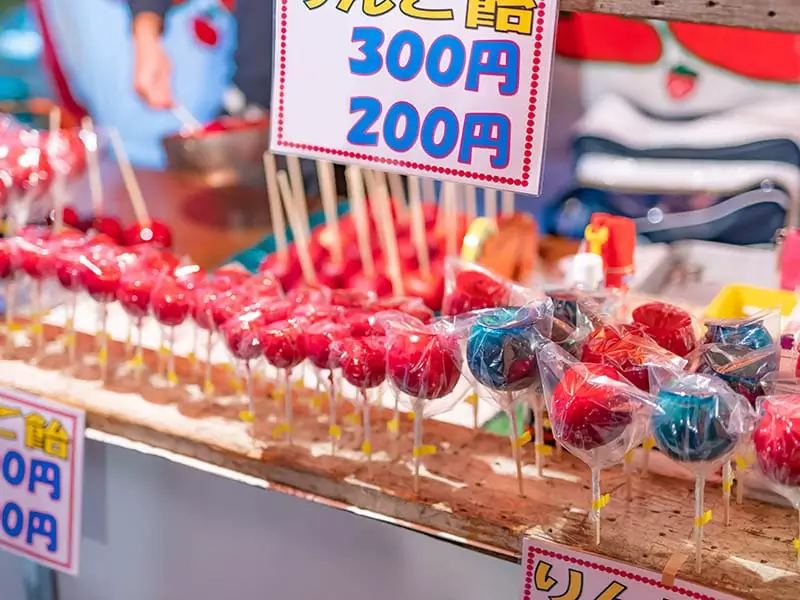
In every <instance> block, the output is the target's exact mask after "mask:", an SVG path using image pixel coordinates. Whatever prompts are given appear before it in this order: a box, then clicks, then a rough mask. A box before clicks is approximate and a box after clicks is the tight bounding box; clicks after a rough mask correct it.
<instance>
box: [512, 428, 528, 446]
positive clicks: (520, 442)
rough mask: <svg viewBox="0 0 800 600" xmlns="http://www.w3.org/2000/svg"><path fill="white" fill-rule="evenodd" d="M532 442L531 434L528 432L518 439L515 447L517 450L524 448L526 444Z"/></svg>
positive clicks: (515, 441)
mask: <svg viewBox="0 0 800 600" xmlns="http://www.w3.org/2000/svg"><path fill="white" fill-rule="evenodd" d="M530 441H531V432H530V431H526V432H525V433H523V434H522V435H521V436H519V437H518V438H517V439H515V440H514V446H515V447H517V448H522V447H523V446H524V445H525V444H527V443H528V442H530Z"/></svg>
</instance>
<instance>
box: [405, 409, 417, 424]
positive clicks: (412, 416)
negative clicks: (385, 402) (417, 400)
mask: <svg viewBox="0 0 800 600" xmlns="http://www.w3.org/2000/svg"><path fill="white" fill-rule="evenodd" d="M406 417H408V420H409V421H413V420H414V419H416V418H417V413H415V412H414V411H413V410H412V411H411V412H410V413H406Z"/></svg>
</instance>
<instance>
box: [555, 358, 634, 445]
mask: <svg viewBox="0 0 800 600" xmlns="http://www.w3.org/2000/svg"><path fill="white" fill-rule="evenodd" d="M621 381H622V377H621V376H620V374H619V373H618V372H617V370H616V369H614V368H613V367H610V366H608V365H594V364H584V363H578V364H575V365H572V366H571V367H570V368H569V369H567V371H566V372H565V373H564V377H563V378H562V379H561V381H559V382H558V385H556V387H555V389H554V390H553V397H552V402H551V411H550V422H551V423H552V427H553V431H554V433H555V434H556V437H557V438H558V439H560V440H561V441H562V443H564V444H565V445H569V446H572V447H574V448H578V449H580V450H594V449H595V448H599V447H601V446H605V445H606V444H610V443H611V442H613V441H614V440H616V439H617V438H619V437H620V436H621V435H622V434H623V433H624V432H625V429H626V428H627V427H628V425H630V423H631V421H632V415H631V411H630V402H631V399H630V398H629V397H628V396H627V395H626V394H625V393H624V391H623V390H621V389H620V388H619V387H617V386H614V385H613V382H621Z"/></svg>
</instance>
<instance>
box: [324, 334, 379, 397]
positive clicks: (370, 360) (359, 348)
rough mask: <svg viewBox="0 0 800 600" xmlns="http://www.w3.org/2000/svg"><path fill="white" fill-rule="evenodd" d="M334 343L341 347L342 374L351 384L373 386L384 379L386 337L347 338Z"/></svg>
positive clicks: (364, 387)
mask: <svg viewBox="0 0 800 600" xmlns="http://www.w3.org/2000/svg"><path fill="white" fill-rule="evenodd" d="M335 345H336V347H337V348H339V347H341V349H340V354H341V357H340V359H339V364H340V366H341V368H342V375H344V378H345V379H346V380H347V381H349V382H350V383H351V384H352V385H354V386H355V387H357V388H359V389H368V388H374V387H377V386H379V385H380V384H382V383H383V381H384V380H385V379H386V338H383V337H369V338H349V339H346V340H342V341H340V342H336V344H335ZM334 351H336V350H334Z"/></svg>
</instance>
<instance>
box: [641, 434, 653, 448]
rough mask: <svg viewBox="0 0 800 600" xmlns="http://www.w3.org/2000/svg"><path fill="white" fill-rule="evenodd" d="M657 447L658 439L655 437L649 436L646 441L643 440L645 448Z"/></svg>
mask: <svg viewBox="0 0 800 600" xmlns="http://www.w3.org/2000/svg"><path fill="white" fill-rule="evenodd" d="M655 447H656V440H655V438H652V437H649V438H647V439H646V440H645V441H644V442H642V448H644V449H645V450H652V449H653V448H655Z"/></svg>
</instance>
